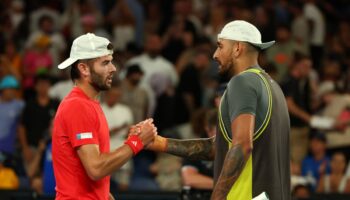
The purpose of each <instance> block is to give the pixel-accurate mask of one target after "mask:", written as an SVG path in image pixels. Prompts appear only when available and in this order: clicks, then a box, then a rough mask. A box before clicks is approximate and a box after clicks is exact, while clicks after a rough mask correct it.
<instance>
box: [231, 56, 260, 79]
mask: <svg viewBox="0 0 350 200" xmlns="http://www.w3.org/2000/svg"><path fill="white" fill-rule="evenodd" d="M256 65H258V59H257V58H256V57H255V56H246V57H244V58H241V59H240V60H237V61H236V66H235V67H234V70H235V71H234V75H236V74H239V73H241V72H243V71H245V70H247V69H248V68H249V67H251V66H256Z"/></svg>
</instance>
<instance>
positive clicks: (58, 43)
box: [26, 14, 67, 75]
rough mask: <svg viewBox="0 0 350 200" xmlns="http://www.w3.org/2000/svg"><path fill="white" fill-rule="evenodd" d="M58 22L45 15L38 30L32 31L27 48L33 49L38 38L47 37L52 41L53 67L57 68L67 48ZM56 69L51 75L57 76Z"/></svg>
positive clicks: (50, 50)
mask: <svg viewBox="0 0 350 200" xmlns="http://www.w3.org/2000/svg"><path fill="white" fill-rule="evenodd" d="M57 23H58V22H57V21H56V22H55V19H54V18H53V16H51V15H49V14H43V15H41V16H40V18H39V19H38V29H37V30H35V31H32V32H31V34H30V35H29V37H28V40H27V43H26V47H27V48H31V47H32V46H33V45H35V43H36V41H37V40H38V38H40V37H41V36H46V37H48V38H49V40H50V45H49V47H48V51H49V54H50V56H51V58H52V66H57V65H58V63H59V62H60V60H61V57H62V55H63V52H64V51H65V50H66V48H67V44H66V40H65V39H64V38H63V36H62V34H61V33H60V32H59V31H58V28H57V26H58V25H57ZM53 70H56V68H55V67H53V68H51V69H50V73H52V74H54V75H57V74H58V71H53Z"/></svg>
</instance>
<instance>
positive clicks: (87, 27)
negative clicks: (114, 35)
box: [80, 14, 111, 39]
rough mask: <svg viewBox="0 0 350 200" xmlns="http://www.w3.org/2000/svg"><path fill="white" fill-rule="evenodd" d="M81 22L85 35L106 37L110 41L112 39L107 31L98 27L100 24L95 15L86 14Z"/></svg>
mask: <svg viewBox="0 0 350 200" xmlns="http://www.w3.org/2000/svg"><path fill="white" fill-rule="evenodd" d="M80 22H81V27H82V31H83V33H84V34H85V33H94V34H95V35H98V36H101V37H105V38H108V39H110V38H111V36H110V35H109V33H108V32H107V31H106V30H105V29H103V28H100V27H98V24H97V21H96V18H95V16H94V15H92V14H85V15H83V16H81V18H80Z"/></svg>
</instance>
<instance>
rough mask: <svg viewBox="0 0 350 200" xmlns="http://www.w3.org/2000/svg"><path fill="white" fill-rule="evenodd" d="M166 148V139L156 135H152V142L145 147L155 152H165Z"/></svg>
mask: <svg viewBox="0 0 350 200" xmlns="http://www.w3.org/2000/svg"><path fill="white" fill-rule="evenodd" d="M167 148H168V139H167V138H164V137H162V136H159V135H157V136H156V137H154V141H153V143H151V144H150V145H149V146H148V147H147V149H149V150H152V151H157V152H166V150H167Z"/></svg>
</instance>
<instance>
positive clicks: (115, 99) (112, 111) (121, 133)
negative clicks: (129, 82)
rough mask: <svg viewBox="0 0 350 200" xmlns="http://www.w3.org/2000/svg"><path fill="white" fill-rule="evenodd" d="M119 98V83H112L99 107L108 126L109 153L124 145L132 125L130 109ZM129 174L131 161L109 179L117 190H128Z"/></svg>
mask: <svg viewBox="0 0 350 200" xmlns="http://www.w3.org/2000/svg"><path fill="white" fill-rule="evenodd" d="M121 96H122V90H121V85H120V82H119V81H116V82H113V83H112V88H111V89H110V90H108V91H106V93H105V95H104V101H103V103H102V106H101V107H102V110H103V112H104V114H105V116H106V119H107V122H108V126H109V133H110V147H111V151H112V150H113V149H115V148H117V147H120V146H122V145H123V144H124V141H125V139H126V137H127V134H128V130H129V128H130V126H131V125H132V124H133V123H134V118H133V114H132V112H131V110H130V108H129V107H128V106H127V105H124V104H122V103H120V99H121ZM131 172H132V161H131V160H130V161H128V162H127V163H125V164H124V165H123V166H122V167H121V168H120V169H119V170H118V171H116V172H115V173H114V174H113V175H112V177H111V178H112V180H113V181H114V182H115V183H116V184H117V187H118V189H119V190H127V189H128V186H129V181H130V176H131Z"/></svg>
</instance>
